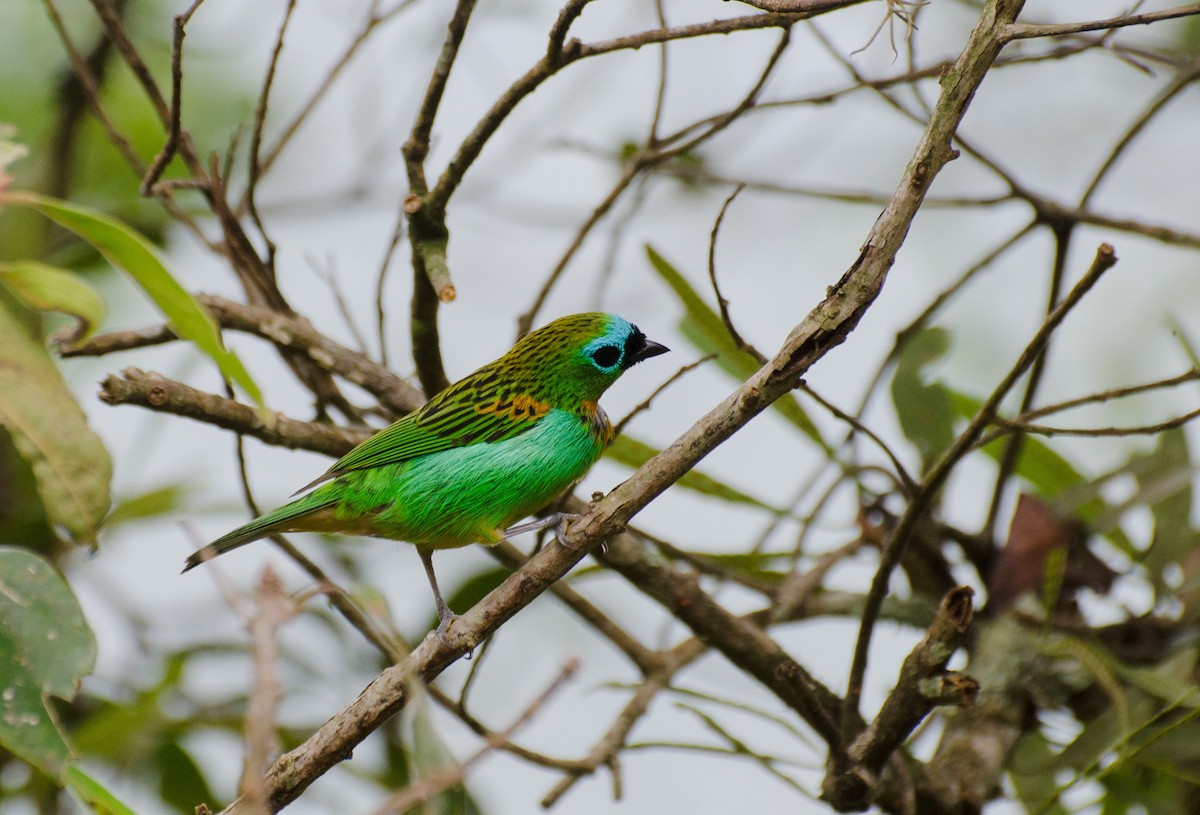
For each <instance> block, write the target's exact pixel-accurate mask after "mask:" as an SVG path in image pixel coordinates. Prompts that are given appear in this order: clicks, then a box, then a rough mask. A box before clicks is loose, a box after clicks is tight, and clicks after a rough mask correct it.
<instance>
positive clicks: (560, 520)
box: [503, 512, 579, 549]
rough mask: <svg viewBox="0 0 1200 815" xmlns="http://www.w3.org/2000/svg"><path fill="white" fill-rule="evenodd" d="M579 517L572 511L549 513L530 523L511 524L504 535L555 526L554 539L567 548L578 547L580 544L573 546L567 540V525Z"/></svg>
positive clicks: (509, 535) (507, 536)
mask: <svg viewBox="0 0 1200 815" xmlns="http://www.w3.org/2000/svg"><path fill="white" fill-rule="evenodd" d="M578 517H579V516H578V515H575V514H574V513H571V512H555V513H553V514H550V515H547V516H546V517H545V518H538V519H537V520H534V521H529V522H528V523H523V524H517V525H516V526H510V527H509V528H508V529H505V530H504V533H503V534H504V537H506V538H509V537H512V536H513V535H521V534H524V533H525V532H537V531H538V530H540V529H549V528H551V527H553V528H554V540H556V541H558V543H559V545H560V546H563V547H565V548H567V549H578V548H579V547H578V546H571V545H570V544H569V543H567V542H566V539H565V536H566V534H567V526H568V525H569V524H570V523H571V521H573V520H575V519H576V518H578Z"/></svg>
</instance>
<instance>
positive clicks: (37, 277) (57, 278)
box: [0, 260, 105, 343]
mask: <svg viewBox="0 0 1200 815" xmlns="http://www.w3.org/2000/svg"><path fill="white" fill-rule="evenodd" d="M0 284H3V285H4V286H5V287H6V288H7V289H8V290H9V292H10V293H12V294H13V296H15V297H16V298H17V299H18V300H20V301H21V302H23V303H24V304H25V305H27V306H28V307H29V308H31V309H34V310H35V311H60V312H62V313H63V314H70V315H71V316H72V317H74V318H75V319H76V321H77V322H76V324H75V326H74V327H73V328H72V329H70V330H68V331H65V332H63V333H60V334H56V335H55V337H54V340H55V342H58V343H76V342H80V341H82V340H85V339H87V338H88V337H89V336H91V335H92V334H93V333H95V331H96V329H97V328H99V327H100V323H102V322H103V321H104V314H105V308H104V298H102V297H101V296H100V293H99V292H97V291H96V290H95V289H93V288H92V287H91V286H90V285H88V283H87V282H86V281H84V280H83V279H82V278H81V277H80V276H79V275H77V274H75V273H73V272H70V271H67V270H66V269H60V268H59V267H57V266H49V265H47V264H45V263H38V262H37V261H33V260H26V261H18V262H15V263H0Z"/></svg>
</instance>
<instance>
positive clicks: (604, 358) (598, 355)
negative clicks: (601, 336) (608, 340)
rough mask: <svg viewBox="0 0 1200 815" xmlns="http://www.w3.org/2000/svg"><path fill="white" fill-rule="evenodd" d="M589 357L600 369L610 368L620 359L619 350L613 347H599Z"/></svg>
mask: <svg viewBox="0 0 1200 815" xmlns="http://www.w3.org/2000/svg"><path fill="white" fill-rule="evenodd" d="M589 356H591V358H592V361H593V362H595V363H596V365H598V366H599V367H601V368H611V367H612V366H614V365H616V364H617V362H618V361H620V359H621V349H620V348H618V347H617V346H615V345H601V346H600V347H599V348H597V349H596V350H595V351H593V352H592V353H591V354H590V355H589Z"/></svg>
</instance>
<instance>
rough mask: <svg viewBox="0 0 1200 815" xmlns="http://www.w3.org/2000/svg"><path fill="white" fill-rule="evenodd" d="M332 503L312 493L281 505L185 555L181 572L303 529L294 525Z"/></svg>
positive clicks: (298, 524) (333, 501)
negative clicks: (239, 548) (247, 546)
mask: <svg viewBox="0 0 1200 815" xmlns="http://www.w3.org/2000/svg"><path fill="white" fill-rule="evenodd" d="M333 503H335V500H334V499H331V498H326V497H324V496H319V495H318V494H316V493H313V494H310V495H306V496H304V497H303V498H301V499H299V500H297V501H292V502H291V503H290V504H284V505H283V506H281V507H280V508H279V509H276V510H273V511H271V512H268V513H267V514H266V515H262V516H260V517H258V518H255V519H254V520H253V521H251V522H250V523H248V524H246V525H245V526H239V527H238V528H237V529H235V530H233V531H232V532H229V533H228V534H225V535H222V536H221V537H219V538H217V539H216V540H215V541H213V542H212V543H210V544H209V545H208V546H205V547H204V548H203V549H198V550H196V551H195V552H193V553H192V554H190V555H188V559H187V562H186V564H185V565H184V567H183V571H185V572H186V571H189V570H190V569H194V568H195V567H197V566H199V565H200V564H201V563H203V562H205V561H206V560H212V559H213V558H215V557H216V556H217V555H223V554H225V553H226V552H228V551H229V550H231V549H236V548H238V547H239V546H243V545H245V544H247V543H251V542H253V541H256V540H258V539H260V538H265V537H267V536H268V535H273V534H274V533H276V532H295V531H298V530H299V529H300V528H302V526H303V524H300V523H298V522H300V521H301V520H302V519H303V518H304V516H306V515H309V514H311V513H313V512H316V511H317V510H320V509H325V508H326V507H328V506H330V505H331V504H333Z"/></svg>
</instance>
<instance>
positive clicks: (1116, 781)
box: [1101, 763, 1193, 815]
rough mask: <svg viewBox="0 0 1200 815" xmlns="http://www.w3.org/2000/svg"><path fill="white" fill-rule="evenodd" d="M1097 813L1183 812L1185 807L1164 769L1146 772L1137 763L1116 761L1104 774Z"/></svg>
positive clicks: (1168, 814)
mask: <svg viewBox="0 0 1200 815" xmlns="http://www.w3.org/2000/svg"><path fill="white" fill-rule="evenodd" d="M1103 780H1104V789H1105V793H1106V794H1105V796H1104V808H1103V809H1102V810H1101V815H1142V813H1153V815H1185V813H1191V812H1192V811H1193V810H1191V809H1189V808H1188V807H1187V806H1186V805H1185V802H1184V798H1183V796H1182V795H1180V792H1181V790H1180V784H1179V782H1178V781H1177V780H1176V779H1174V778H1171V777H1170V776H1168V775H1166V774H1165V773H1156V772H1147V769H1146V768H1145V767H1143V766H1140V765H1139V764H1132V763H1131V764H1119V765H1117V766H1116V767H1115V768H1114V769H1113V770H1112V771H1111V772H1108V773H1106V774H1105V775H1104V779H1103Z"/></svg>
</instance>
